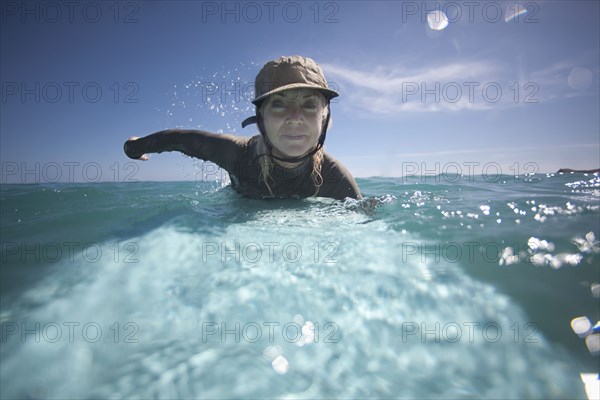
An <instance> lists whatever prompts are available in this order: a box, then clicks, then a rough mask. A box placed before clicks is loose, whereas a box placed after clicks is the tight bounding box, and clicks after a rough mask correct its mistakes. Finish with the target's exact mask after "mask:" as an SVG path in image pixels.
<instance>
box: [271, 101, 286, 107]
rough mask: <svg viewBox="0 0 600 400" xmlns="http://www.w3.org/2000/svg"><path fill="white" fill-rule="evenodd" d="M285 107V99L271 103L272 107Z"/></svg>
mask: <svg viewBox="0 0 600 400" xmlns="http://www.w3.org/2000/svg"><path fill="white" fill-rule="evenodd" d="M284 107H285V104H284V103H283V101H279V100H276V101H274V102H272V103H271V108H284Z"/></svg>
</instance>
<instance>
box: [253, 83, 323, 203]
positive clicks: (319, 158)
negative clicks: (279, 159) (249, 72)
mask: <svg viewBox="0 0 600 400" xmlns="http://www.w3.org/2000/svg"><path fill="white" fill-rule="evenodd" d="M317 93H318V92H317ZM318 95H319V97H320V98H321V100H322V101H323V103H324V105H325V107H324V111H323V116H322V118H323V123H322V127H321V132H320V134H322V133H323V129H326V128H329V126H330V125H331V118H329V121H328V126H327V127H326V126H325V123H327V114H328V113H329V112H330V111H329V104H328V101H327V100H326V98H325V97H324V96H323V95H321V94H320V93H318ZM271 98H272V96H270V97H269V98H268V99H265V100H264V101H262V102H261V103H260V104H259V105H257V107H256V115H257V116H258V129H259V130H260V131H261V133H262V134H263V137H264V136H266V134H267V133H266V130H265V127H264V123H263V120H262V118H263V117H262V112H263V107H264V106H265V105H266V104H268V102H269V101H270V99H271ZM263 140H264V138H263ZM324 153H325V150H324V149H323V148H322V147H321V148H320V149H319V150H318V151H317V152H316V153H315V154H313V155H312V157H311V163H312V171H311V173H310V177H311V179H312V181H313V184H314V185H315V193H314V194H313V197H316V196H317V194H319V189H321V186H322V185H323V176H322V175H321V171H322V169H323V159H324ZM258 162H259V164H260V170H261V173H260V175H259V177H258V181H259V183H260V181H261V180H262V181H263V182H264V183H265V185H266V186H267V189H268V190H269V193H270V194H271V196H275V195H274V194H273V191H272V190H271V185H269V181H271V182H273V178H272V176H271V173H272V172H273V163H274V161H273V158H272V157H270V156H267V157H260V158H259V160H258Z"/></svg>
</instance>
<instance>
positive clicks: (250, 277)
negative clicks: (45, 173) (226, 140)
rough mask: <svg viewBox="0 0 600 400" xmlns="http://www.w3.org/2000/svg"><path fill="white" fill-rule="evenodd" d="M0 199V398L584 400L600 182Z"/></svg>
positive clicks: (72, 189) (34, 192)
mask: <svg viewBox="0 0 600 400" xmlns="http://www.w3.org/2000/svg"><path fill="white" fill-rule="evenodd" d="M358 183H359V186H360V187H361V190H362V191H363V193H365V194H366V195H367V196H369V198H370V199H369V200H367V201H365V202H362V203H361V202H354V201H348V202H346V203H341V202H337V201H332V200H327V199H308V200H290V201H257V200H248V199H244V198H241V197H239V196H238V195H237V194H235V193H234V192H233V190H232V189H231V188H229V187H225V188H222V187H220V185H218V184H216V183H197V182H171V183H128V184H114V183H103V184H48V185H44V184H39V185H2V186H1V192H0V197H1V200H2V202H1V207H2V209H1V212H2V222H1V224H2V225H1V233H2V239H1V240H2V268H1V281H0V282H1V283H0V284H1V286H0V288H1V312H0V320H1V325H2V346H1V350H0V355H1V359H2V368H1V370H0V376H1V384H0V392H1V397H2V398H15V397H21V398H23V397H25V398H77V399H84V398H151V397H157V398H176V397H179V398H213V399H214V398H239V397H242V398H244V397H246V398H356V397H360V398H386V397H387V398H426V399H428V398H494V399H497V398H519V399H520V398H585V392H584V388H583V384H582V382H581V379H580V375H579V374H580V373H582V372H584V373H597V372H598V358H597V357H592V356H591V355H590V353H589V352H588V350H587V348H586V346H585V343H584V341H583V340H582V339H580V338H579V337H577V336H576V335H575V334H574V333H573V332H572V330H571V327H570V321H571V320H572V319H573V318H575V317H579V316H584V315H587V316H588V317H590V319H592V320H593V321H594V322H595V321H597V320H598V319H599V318H600V311H599V307H598V300H597V299H595V298H594V297H593V296H592V294H591V291H590V285H591V284H592V283H595V282H598V281H600V276H599V274H600V266H599V252H600V250H599V246H598V241H597V240H598V238H600V205H599V202H600V178H599V177H598V176H594V175H583V174H565V175H543V174H537V175H532V176H528V177H518V178H516V177H511V176H506V177H499V179H495V180H494V181H493V182H490V181H488V180H484V179H482V178H481V177H478V178H475V179H468V178H467V177H459V176H453V177H449V176H436V177H428V179H426V180H424V179H422V178H419V177H411V178H406V179H400V178H398V179H391V178H389V179H384V178H370V179H358Z"/></svg>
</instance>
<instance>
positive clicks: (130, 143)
mask: <svg viewBox="0 0 600 400" xmlns="http://www.w3.org/2000/svg"><path fill="white" fill-rule="evenodd" d="M138 139H139V137H137V136H132V137H130V138H129V139H127V141H126V142H125V144H124V145H123V150H124V151H125V154H126V155H127V157H129V158H133V159H134V160H142V161H148V160H149V159H150V157H148V155H147V154H143V153H142V154H139V153H135V150H134V148H135V145H136V143H134V141H136V140H138Z"/></svg>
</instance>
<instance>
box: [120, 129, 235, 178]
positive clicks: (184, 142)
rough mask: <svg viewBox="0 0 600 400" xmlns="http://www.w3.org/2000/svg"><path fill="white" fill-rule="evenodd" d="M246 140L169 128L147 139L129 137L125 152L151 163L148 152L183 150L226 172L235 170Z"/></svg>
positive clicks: (131, 156)
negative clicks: (212, 163)
mask: <svg viewBox="0 0 600 400" xmlns="http://www.w3.org/2000/svg"><path fill="white" fill-rule="evenodd" d="M245 141H246V139H244V138H240V137H237V136H232V135H224V134H214V133H210V132H205V131H198V130H182V129H168V130H164V131H160V132H156V133H153V134H152V135H148V136H145V137H143V138H136V137H131V138H129V139H128V140H127V141H126V142H125V144H124V146H123V149H124V151H125V154H126V155H127V156H128V157H129V158H133V159H137V160H147V159H148V155H147V153H162V152H163V151H180V152H182V153H184V154H187V155H188V156H191V157H196V158H200V159H202V160H206V161H212V162H214V163H215V164H217V165H218V166H219V167H221V168H224V169H226V170H228V171H229V170H230V168H233V166H234V164H235V161H236V159H237V155H238V154H239V152H240V150H242V148H243V145H244V143H245Z"/></svg>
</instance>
